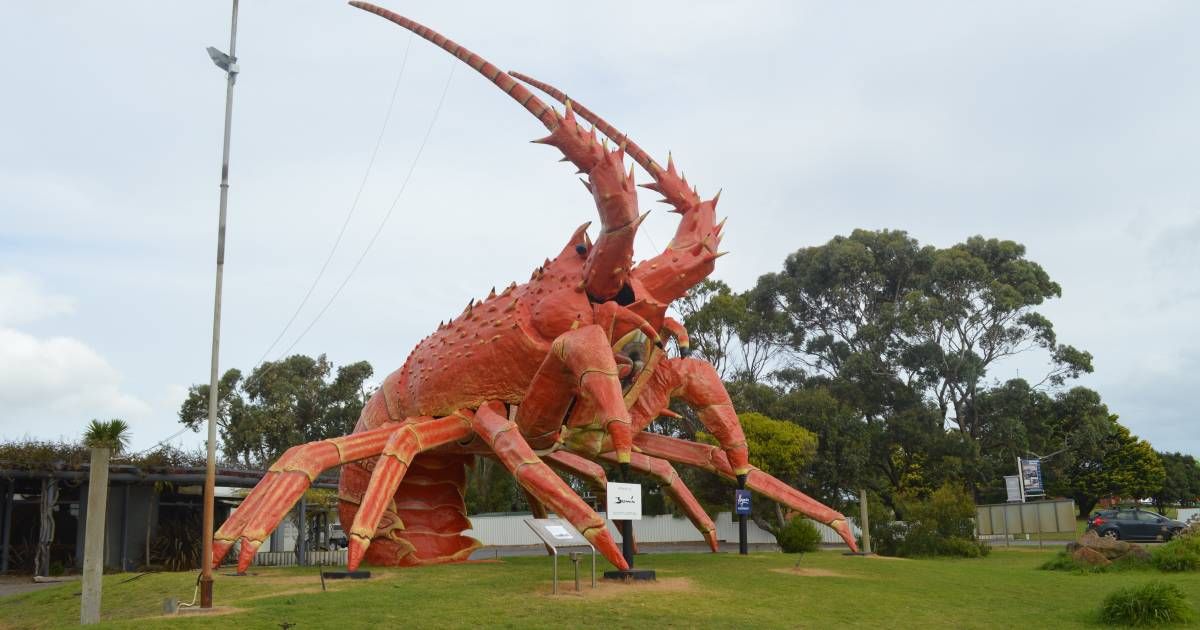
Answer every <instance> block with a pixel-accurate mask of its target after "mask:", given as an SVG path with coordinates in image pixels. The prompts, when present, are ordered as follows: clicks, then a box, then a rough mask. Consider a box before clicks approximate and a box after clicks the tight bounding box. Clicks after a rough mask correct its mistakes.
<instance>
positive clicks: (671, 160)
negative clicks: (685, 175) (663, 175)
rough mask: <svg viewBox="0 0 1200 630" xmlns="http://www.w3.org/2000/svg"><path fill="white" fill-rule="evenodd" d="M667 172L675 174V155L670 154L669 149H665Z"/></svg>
mask: <svg viewBox="0 0 1200 630" xmlns="http://www.w3.org/2000/svg"><path fill="white" fill-rule="evenodd" d="M667 172H668V173H670V174H672V175H674V174H675V156H673V155H671V152H670V151H667Z"/></svg>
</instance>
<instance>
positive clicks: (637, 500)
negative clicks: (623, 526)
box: [607, 481, 642, 521]
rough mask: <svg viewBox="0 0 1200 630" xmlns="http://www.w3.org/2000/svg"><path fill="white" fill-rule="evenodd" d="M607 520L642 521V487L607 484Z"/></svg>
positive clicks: (634, 484)
mask: <svg viewBox="0 0 1200 630" xmlns="http://www.w3.org/2000/svg"><path fill="white" fill-rule="evenodd" d="M607 490H608V492H607V494H608V520H610V521H640V520H642V485H641V484H639V483H617V482H614V481H610V482H608V488H607Z"/></svg>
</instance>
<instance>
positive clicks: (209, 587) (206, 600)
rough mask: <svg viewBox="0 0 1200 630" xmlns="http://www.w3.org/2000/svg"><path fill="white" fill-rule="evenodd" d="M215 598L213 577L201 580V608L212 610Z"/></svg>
mask: <svg viewBox="0 0 1200 630" xmlns="http://www.w3.org/2000/svg"><path fill="white" fill-rule="evenodd" d="M212 597H213V579H212V578H211V577H201V578H200V607H201V608H212Z"/></svg>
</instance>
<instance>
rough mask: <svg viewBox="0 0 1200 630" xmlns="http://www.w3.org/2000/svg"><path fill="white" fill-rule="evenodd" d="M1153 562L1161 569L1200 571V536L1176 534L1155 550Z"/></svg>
mask: <svg viewBox="0 0 1200 630" xmlns="http://www.w3.org/2000/svg"><path fill="white" fill-rule="evenodd" d="M1153 562H1154V566H1155V567H1157V568H1158V570H1159V571H1171V572H1176V571H1200V536H1196V535H1195V534H1189V535H1186V536H1176V537H1175V538H1174V539H1172V540H1171V542H1169V543H1167V544H1165V545H1163V546H1161V547H1159V548H1158V549H1155V550H1154V557H1153Z"/></svg>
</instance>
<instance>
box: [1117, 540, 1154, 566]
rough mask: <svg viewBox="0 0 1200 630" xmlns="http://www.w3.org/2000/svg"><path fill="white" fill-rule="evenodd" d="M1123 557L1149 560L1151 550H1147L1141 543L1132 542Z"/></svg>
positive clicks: (1141, 560) (1140, 560) (1125, 558)
mask: <svg viewBox="0 0 1200 630" xmlns="http://www.w3.org/2000/svg"><path fill="white" fill-rule="evenodd" d="M1121 559H1122V560H1137V561H1139V562H1149V561H1150V552H1149V551H1146V548H1145V547H1143V546H1141V545H1134V544H1130V545H1129V551H1128V552H1127V553H1126V554H1125V555H1123V556H1121Z"/></svg>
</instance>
